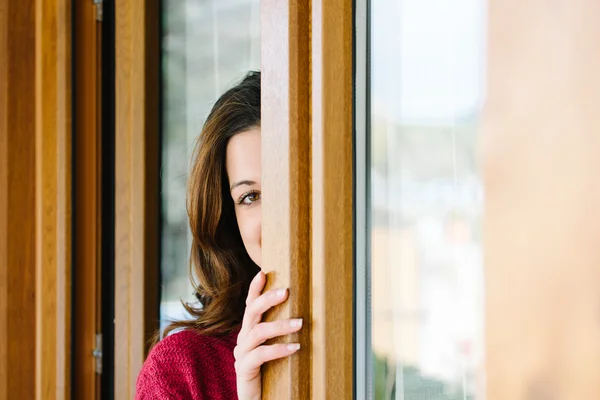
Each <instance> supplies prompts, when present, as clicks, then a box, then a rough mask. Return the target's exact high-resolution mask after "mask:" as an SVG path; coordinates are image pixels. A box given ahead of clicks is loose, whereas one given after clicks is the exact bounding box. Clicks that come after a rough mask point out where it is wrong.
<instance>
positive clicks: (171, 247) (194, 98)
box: [160, 0, 260, 328]
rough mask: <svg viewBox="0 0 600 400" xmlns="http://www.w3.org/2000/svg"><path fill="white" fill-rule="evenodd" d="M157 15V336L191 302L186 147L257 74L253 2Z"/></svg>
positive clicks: (188, 6) (173, 1) (221, 2)
mask: <svg viewBox="0 0 600 400" xmlns="http://www.w3.org/2000/svg"><path fill="white" fill-rule="evenodd" d="M163 10H164V12H163V21H162V24H163V37H162V71H163V72H162V80H163V99H162V100H163V125H162V132H163V139H162V140H163V141H162V171H161V177H162V182H161V184H162V191H161V200H162V260H161V274H162V287H161V289H162V297H161V304H160V315H161V328H164V326H165V325H166V324H167V323H168V321H169V320H175V319H181V318H182V317H183V316H185V313H184V309H183V307H182V306H181V302H180V300H181V299H183V300H185V301H191V300H193V299H194V297H193V293H192V292H193V290H192V287H191V285H190V283H189V277H188V271H189V264H188V261H189V249H190V241H191V237H190V233H189V227H188V221H187V213H186V208H185V207H186V203H185V190H186V180H187V174H188V167H189V164H190V159H191V156H192V151H193V148H194V141H195V140H196V138H197V137H198V135H199V133H200V130H201V128H202V124H203V123H204V119H205V118H206V116H207V115H208V113H209V111H210V107H211V106H212V104H213V103H214V102H215V101H216V100H217V98H218V96H219V95H220V94H222V93H223V92H224V91H225V90H227V89H228V88H229V87H230V86H233V84H235V83H236V82H237V81H239V80H240V79H241V78H242V77H243V76H244V75H245V74H246V73H247V72H248V71H249V70H258V69H260V8H259V0H204V1H198V0H163Z"/></svg>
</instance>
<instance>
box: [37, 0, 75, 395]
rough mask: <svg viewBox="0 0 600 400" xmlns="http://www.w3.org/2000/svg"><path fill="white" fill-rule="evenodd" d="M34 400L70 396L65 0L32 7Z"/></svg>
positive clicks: (67, 13) (67, 28)
mask: <svg viewBox="0 0 600 400" xmlns="http://www.w3.org/2000/svg"><path fill="white" fill-rule="evenodd" d="M35 32H36V47H35V48H36V107H35V108H36V228H37V229H36V317H37V318H36V325H37V327H36V384H35V388H36V399H68V398H70V397H71V396H70V393H71V387H70V383H71V244H72V243H71V241H72V239H71V219H72V218H71V214H72V213H71V207H72V205H71V180H72V178H71V142H72V139H71V107H72V102H71V1H70V0H37V1H36V31H35Z"/></svg>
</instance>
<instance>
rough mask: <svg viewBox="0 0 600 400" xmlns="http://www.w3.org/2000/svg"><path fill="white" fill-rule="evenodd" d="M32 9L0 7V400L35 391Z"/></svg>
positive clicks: (8, 1)
mask: <svg viewBox="0 0 600 400" xmlns="http://www.w3.org/2000/svg"><path fill="white" fill-rule="evenodd" d="M34 5H35V3H34V1H31V0H29V1H12V0H0V188H1V189H0V399H2V400H4V399H33V398H35V384H34V382H33V381H32V377H33V376H34V373H35V343H36V341H35V336H36V330H35V328H36V323H35V322H36V321H35V319H36V318H35V269H36V268H35V261H36V260H35V244H36V241H35V237H36V236H35V229H36V225H35V215H36V207H35V189H36V185H35V182H36V180H35V170H36V169H35V161H36V157H35V140H36V132H35V104H36V102H35V51H34V50H33V49H35V32H36V31H35V7H34Z"/></svg>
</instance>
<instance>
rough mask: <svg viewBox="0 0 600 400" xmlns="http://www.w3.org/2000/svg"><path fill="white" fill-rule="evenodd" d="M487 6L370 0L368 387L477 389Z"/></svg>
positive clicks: (395, 395)
mask: <svg viewBox="0 0 600 400" xmlns="http://www.w3.org/2000/svg"><path fill="white" fill-rule="evenodd" d="M485 7H486V4H485V1H484V0H458V1H453V2H447V1H442V0H426V1H423V0H401V1H397V0H372V2H371V15H370V18H371V20H370V25H371V38H370V40H371V60H370V63H371V64H370V65H371V87H370V98H371V109H370V110H369V112H370V121H371V131H370V141H371V143H370V144H371V166H370V180H371V186H370V196H371V202H370V203H371V210H370V213H371V232H370V235H371V293H372V295H371V301H372V303H371V324H372V325H371V335H372V336H371V337H372V349H373V371H372V373H373V393H372V394H373V396H374V398H375V399H405V400H409V399H448V400H450V399H451V400H454V399H456V400H458V399H460V400H464V399H478V400H479V399H483V398H484V387H483V385H484V375H483V367H484V364H483V363H484V353H483V350H484V343H483V339H484V338H483V305H484V303H483V301H484V298H483V294H484V293H483V288H484V286H483V285H484V281H483V257H482V237H481V221H482V205H483V193H482V192H483V189H482V184H481V176H480V170H479V167H478V165H477V158H476V148H477V131H478V124H479V120H480V111H481V108H482V102H483V98H484V95H485V93H484V71H485V68H484V67H485V66H484V60H485V54H484V51H485V49H484V43H485V29H486V20H485V15H486V10H485ZM390 339H391V340H390Z"/></svg>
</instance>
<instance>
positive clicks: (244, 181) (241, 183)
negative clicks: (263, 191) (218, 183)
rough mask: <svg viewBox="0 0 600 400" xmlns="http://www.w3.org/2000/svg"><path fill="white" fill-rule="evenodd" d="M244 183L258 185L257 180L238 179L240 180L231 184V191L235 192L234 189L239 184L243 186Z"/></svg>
mask: <svg viewBox="0 0 600 400" xmlns="http://www.w3.org/2000/svg"><path fill="white" fill-rule="evenodd" d="M242 185H247V186H252V185H256V182H254V181H248V180H243V181H238V182H236V183H234V184H233V185H231V188H230V189H229V191H231V192H233V189H235V188H236V187H238V186H242Z"/></svg>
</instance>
